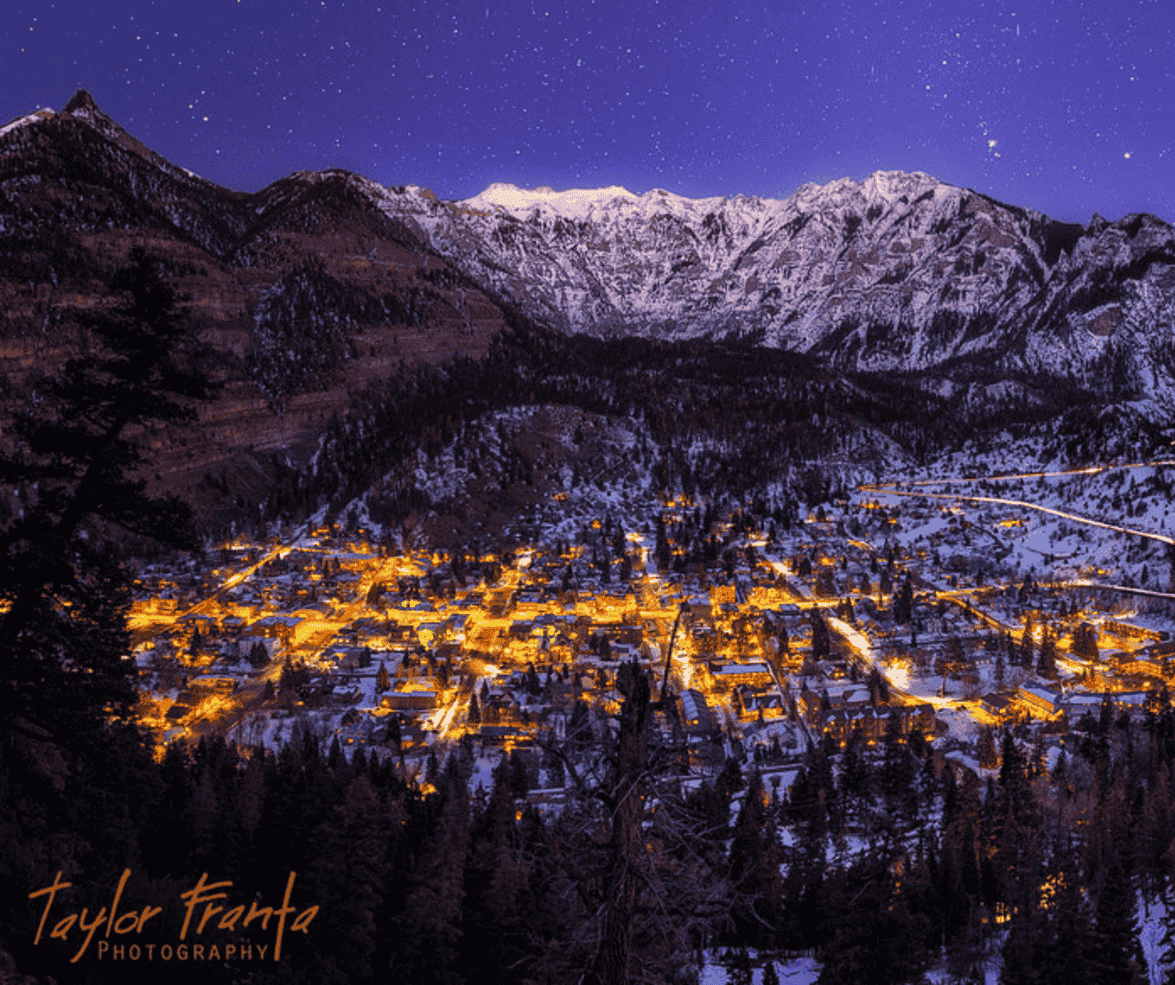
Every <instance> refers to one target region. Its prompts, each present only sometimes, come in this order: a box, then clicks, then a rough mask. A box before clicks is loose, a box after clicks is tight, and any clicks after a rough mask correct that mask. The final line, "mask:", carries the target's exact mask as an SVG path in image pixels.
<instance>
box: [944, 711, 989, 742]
mask: <svg viewBox="0 0 1175 985" xmlns="http://www.w3.org/2000/svg"><path fill="white" fill-rule="evenodd" d="M934 717H935V718H936V719H938V721H940V722H943V723H944V724H945V725H946V727H947V733H946V735H945V736H941V737H940V738H943V739H955V740H957V741H959V742H975V741H976V740H977V739H978V738H979V723H978V722H976V721H975V719H974V718H973V717H972V715H971V713H970V712H969V711H967V710H966V709H964V708H941V709H939V711H938V712H937V713H936V714H935V716H934ZM934 741H935V742H938V741H939V739H935V740H934Z"/></svg>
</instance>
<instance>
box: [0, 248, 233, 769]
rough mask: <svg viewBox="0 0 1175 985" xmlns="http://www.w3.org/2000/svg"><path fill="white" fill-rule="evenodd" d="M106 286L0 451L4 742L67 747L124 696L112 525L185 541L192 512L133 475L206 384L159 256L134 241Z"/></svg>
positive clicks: (83, 740) (121, 612) (121, 712)
mask: <svg viewBox="0 0 1175 985" xmlns="http://www.w3.org/2000/svg"><path fill="white" fill-rule="evenodd" d="M110 286H111V288H112V289H113V290H115V291H117V292H119V293H120V294H121V295H122V296H123V300H121V301H120V302H119V303H118V304H117V305H116V306H114V307H113V308H112V309H111V310H109V311H106V312H99V313H96V314H93V315H91V316H90V317H89V318H88V319H87V320H86V322H85V323H84V325H83V326H82V327H83V332H84V335H85V339H86V343H87V350H88V353H87V354H86V355H84V356H79V357H77V358H75V359H70V360H69V361H68V362H66V364H65V366H64V367H63V369H62V371H61V373H60V374H59V375H57V376H55V377H53V378H50V379H46V380H42V381H41V382H40V383H38V384H37V387H36V390H35V392H34V395H33V398H32V400H31V401H30V403H29V406H28V408H27V409H26V410H25V411H24V412H23V413H20V414H18V415H17V416H16V418H15V420H14V422H13V425H12V427H11V433H10V435H9V436H8V437H9V442H10V444H9V447H8V448H6V449H5V452H4V454H3V456H2V457H0V484H2V485H4V486H7V487H9V488H10V489H11V490H12V491H13V496H14V499H15V502H12V501H10V502H9V504H8V505H9V506H10V507H12V509H13V513H14V514H15V515H13V513H10V517H11V518H10V520H9V522H8V523H7V525H6V526H5V527H4V529H3V530H2V531H0V605H2V607H3V609H4V614H3V616H2V617H0V681H3V683H4V684H5V685H6V687H5V698H6V700H5V701H4V702H3V708H4V711H3V712H0V715H2V718H0V724H2V727H3V734H4V735H5V736H7V737H9V738H10V739H11V736H13V735H14V734H15V735H21V736H23V737H24V738H25V739H27V740H29V741H34V742H43V741H44V740H50V741H52V742H53V743H54V744H56V745H59V746H69V747H72V748H79V749H84V748H85V746H86V744H87V742H88V741H89V740H90V739H92V737H93V735H94V734H95V733H96V732H98V731H101V729H102V727H103V725H104V724H105V722H106V721H107V720H108V719H126V718H127V716H128V715H129V712H130V709H131V707H132V704H133V701H134V697H135V691H134V685H133V664H131V663H129V662H128V661H125V660H123V659H122V658H123V656H124V654H125V652H126V637H125V633H124V626H125V612H126V607H127V606H128V604H129V596H128V580H127V576H126V573H125V571H124V570H123V567H122V565H121V563H120V561H119V559H118V557H117V554H116V552H115V551H114V549H113V548H112V547H111V546H110V542H109V535H110V532H111V530H112V529H113V528H115V527H118V528H121V529H122V530H124V531H126V532H129V533H132V534H138V535H145V536H148V537H151V538H154V539H156V540H159V541H162V542H164V543H166V544H169V545H173V546H177V547H191V546H194V530H193V524H192V516H191V511H190V509H189V508H188V507H187V506H186V505H185V504H183V503H181V502H179V501H178V500H176V499H175V498H162V499H159V498H152V497H150V496H148V495H147V494H146V492H145V487H146V484H145V482H143V481H142V480H141V479H138V478H136V472H137V470H138V469H139V467H140V466H141V463H142V450H141V446H140V444H139V440H140V439H141V438H142V437H143V435H144V434H145V432H146V430H147V429H150V428H152V427H155V426H157V425H159V424H174V423H178V422H182V421H185V420H191V419H193V418H194V417H195V414H196V412H195V408H194V402H195V401H197V400H199V399H201V398H204V397H206V396H208V395H209V393H210V390H211V387H210V384H209V381H208V379H207V377H206V376H205V374H204V373H203V372H202V371H201V369H200V367H199V366H198V365H197V360H198V357H199V346H198V344H197V342H196V340H195V339H194V337H193V335H192V333H191V332H190V330H189V328H188V326H187V324H186V322H185V320H184V319H183V317H182V312H181V310H180V308H179V300H180V299H179V298H178V296H177V294H176V292H175V291H174V290H173V289H172V288H171V287H170V285H168V284H167V283H166V282H165V281H164V280H163V277H162V270H161V264H160V261H158V260H157V259H154V258H152V257H150V256H148V255H147V254H146V253H145V252H144V251H143V250H142V249H140V248H136V249H135V250H133V251H132V253H131V257H130V265H129V266H128V267H126V268H124V269H122V270H120V271H118V272H117V273H116V274H115V275H114V276H113V277H112V279H111V282H110Z"/></svg>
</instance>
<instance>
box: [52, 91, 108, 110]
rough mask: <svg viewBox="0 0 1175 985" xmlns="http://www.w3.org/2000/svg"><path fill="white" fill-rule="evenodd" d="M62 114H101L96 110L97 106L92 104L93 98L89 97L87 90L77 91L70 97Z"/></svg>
mask: <svg viewBox="0 0 1175 985" xmlns="http://www.w3.org/2000/svg"><path fill="white" fill-rule="evenodd" d="M61 112H62V113H69V114H71V115H80V114H83V113H101V112H102V111H101V110H100V109H98V104H97V103H96V102H94V97H93V96H91V95H90V92H89V90H88V89H79V90H78V91H77V92H75V93H74V94H73V96H71V97H70V100H69V102H68V103H66V104H65V108H64V109H63V110H62V111H61Z"/></svg>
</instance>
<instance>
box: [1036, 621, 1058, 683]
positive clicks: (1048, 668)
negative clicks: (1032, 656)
mask: <svg viewBox="0 0 1175 985" xmlns="http://www.w3.org/2000/svg"><path fill="white" fill-rule="evenodd" d="M1036 672H1037V673H1038V674H1040V676H1041V677H1044V678H1046V679H1047V680H1052V679H1053V678H1054V677H1056V676H1057V646H1056V643H1055V642H1054V641H1053V634H1052V633H1051V632H1050V631H1049V628H1048V626H1045V627H1044V630H1043V632H1042V634H1041V638H1040V657H1039V658H1038V660H1037V661H1036Z"/></svg>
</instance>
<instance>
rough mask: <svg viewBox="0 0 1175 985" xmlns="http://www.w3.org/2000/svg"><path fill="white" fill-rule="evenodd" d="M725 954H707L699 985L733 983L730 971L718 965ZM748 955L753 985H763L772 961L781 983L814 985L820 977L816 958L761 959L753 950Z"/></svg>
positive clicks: (763, 957) (725, 984)
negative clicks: (764, 972) (765, 967)
mask: <svg viewBox="0 0 1175 985" xmlns="http://www.w3.org/2000/svg"><path fill="white" fill-rule="evenodd" d="M725 954H726V951H725V950H722V949H718V950H713V951H707V952H706V964H705V966H704V967H703V968H702V974H701V977H700V978H699V979H698V982H699V985H727V983H728V982H730V981H732V976H731V974H730V971H729V969H727V968H725V967H723V965H721V964H719V963H718V962H720V961H722V960H723V957H724V955H725ZM747 955H748V957H749V958H750V961H751V964H752V970H751V976H752V977H751V982H752V985H762V983H763V967H764V965H765V963H766V962H767V961H770V960H774V964H775V973H776V974H777V975H779V981H780V982H781V983H790V985H814V983H815V981H816V979H817V978H819V977H820V962H819V961H817V960H816V959H815V958H811V957H798V958H786V959H772V958H770V957H767V956H762V957H760V955H759V954H758V953H757V952H756V951H755V950H753V949H748V951H747Z"/></svg>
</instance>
